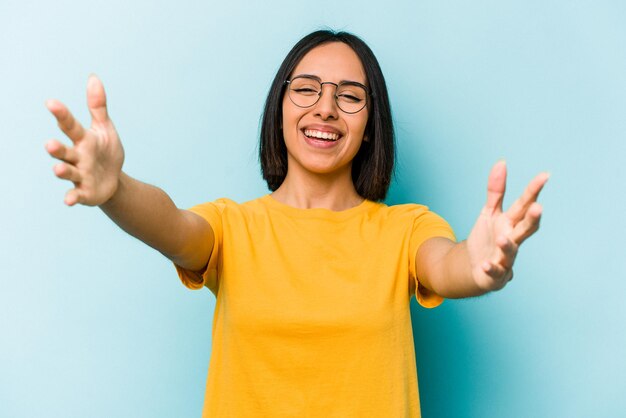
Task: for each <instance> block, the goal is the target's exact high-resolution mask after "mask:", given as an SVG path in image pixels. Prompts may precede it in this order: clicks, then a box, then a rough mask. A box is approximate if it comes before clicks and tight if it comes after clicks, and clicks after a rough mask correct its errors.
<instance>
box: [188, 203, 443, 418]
mask: <svg viewBox="0 0 626 418" xmlns="http://www.w3.org/2000/svg"><path fill="white" fill-rule="evenodd" d="M191 210H192V211H193V212H195V213H197V214H199V215H200V216H202V217H203V218H204V219H206V220H207V221H208V222H209V224H210V225H211V227H212V229H213V231H214V234H215V245H214V248H213V252H212V254H211V257H210V260H209V263H208V265H207V268H206V270H205V271H204V272H201V273H198V272H191V271H188V270H185V269H183V268H181V267H179V266H176V268H177V271H178V274H179V277H180V279H181V280H182V282H183V284H184V285H185V286H187V287H189V288H190V289H200V288H202V287H203V286H206V287H208V288H209V289H210V290H211V291H212V292H213V293H214V294H215V296H216V306H215V312H214V320H213V334H212V335H213V339H212V352H211V360H210V363H209V373H208V379H207V387H206V396H205V404H204V408H203V415H202V416H203V417H211V418H222V417H277V418H278V417H300V418H305V417H337V418H350V417H355V418H356V417H359V418H361V417H412V418H417V417H420V408H419V396H418V385H417V371H416V365H415V352H414V343H413V333H412V327H411V316H410V309H409V306H410V299H411V297H412V295H413V294H415V295H416V297H417V301H418V302H419V303H420V304H421V305H423V306H425V307H435V306H437V305H439V304H440V303H441V302H442V300H443V299H442V298H441V297H440V296H438V295H436V294H434V293H432V292H429V291H427V289H425V288H423V287H422V286H421V285H420V284H419V280H418V278H417V277H416V273H415V271H416V269H415V255H416V253H417V250H418V248H419V246H420V245H421V244H422V243H423V242H425V241H426V240H428V239H429V238H433V237H446V238H449V239H451V240H454V239H455V238H454V234H453V232H452V230H451V228H450V226H449V225H448V224H447V223H446V222H445V221H444V220H443V219H442V218H441V217H439V216H438V215H436V214H434V213H433V212H430V211H429V210H428V208H426V207H425V206H421V205H415V204H408V205H396V206H387V205H384V204H382V203H375V202H371V201H367V200H366V201H364V202H363V203H361V204H360V205H359V206H356V207H354V208H351V209H348V210H345V211H340V212H334V211H330V210H327V209H297V208H293V207H290V206H287V205H284V204H282V203H280V202H278V201H277V200H275V199H274V198H273V197H271V196H270V195H267V196H264V197H262V198H259V199H256V200H253V201H250V202H247V203H243V204H237V203H235V202H234V201H232V200H229V199H219V200H217V201H215V202H209V203H205V204H201V205H198V206H195V207H193V208H191Z"/></svg>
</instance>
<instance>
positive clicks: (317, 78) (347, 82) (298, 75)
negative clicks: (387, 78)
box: [291, 74, 367, 86]
mask: <svg viewBox="0 0 626 418" xmlns="http://www.w3.org/2000/svg"><path fill="white" fill-rule="evenodd" d="M296 77H307V78H312V79H314V80H317V81H319V82H320V83H321V82H322V79H321V78H320V77H319V76H316V75H313V74H296V75H294V76H293V77H291V78H296ZM341 83H344V84H350V83H355V84H359V85H362V86H367V84H365V83H361V82H360V81H355V80H340V81H339V83H337V84H341Z"/></svg>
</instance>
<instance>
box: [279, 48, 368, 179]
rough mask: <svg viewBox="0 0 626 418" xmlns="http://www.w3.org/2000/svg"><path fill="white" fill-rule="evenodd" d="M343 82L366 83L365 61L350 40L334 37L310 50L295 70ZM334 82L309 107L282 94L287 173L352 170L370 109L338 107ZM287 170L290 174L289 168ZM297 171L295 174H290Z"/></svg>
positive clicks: (323, 80)
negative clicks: (334, 40) (342, 41)
mask: <svg viewBox="0 0 626 418" xmlns="http://www.w3.org/2000/svg"><path fill="white" fill-rule="evenodd" d="M305 74H306V75H309V76H314V77H316V78H319V80H320V81H321V82H323V83H324V82H332V83H335V84H339V83H340V82H343V81H356V82H358V83H361V84H363V85H367V80H366V78H365V71H364V70H363V65H362V64H361V60H360V59H359V57H358V56H357V55H356V53H355V52H354V51H353V50H352V48H350V47H349V46H348V45H346V44H344V43H341V42H332V43H328V44H324V45H320V46H318V47H316V48H314V49H312V50H311V51H309V52H308V53H307V54H306V55H305V56H304V57H303V58H302V60H301V61H300V63H298V65H297V66H296V68H295V69H294V71H293V73H292V76H291V79H293V78H295V77H297V76H299V75H305ZM335 89H336V87H335V86H334V85H332V84H323V85H322V96H321V97H320V99H319V101H318V102H317V103H316V104H315V105H313V106H311V107H307V108H302V107H298V106H296V105H295V104H294V103H293V102H292V101H291V100H290V98H289V93H288V89H287V91H286V92H285V95H284V97H283V135H284V138H285V144H286V146H287V161H288V172H292V171H294V170H298V171H302V170H304V171H305V172H309V173H315V174H345V173H347V174H348V175H350V173H351V166H352V160H353V159H354V156H355V155H356V154H357V152H358V151H359V148H360V147H361V143H362V142H363V135H364V133H365V126H366V125H367V118H368V108H367V106H366V107H365V108H363V109H362V110H361V111H359V112H357V113H353V114H349V113H345V112H343V111H342V110H341V109H339V108H338V107H337V103H336V102H335ZM288 174H289V173H288ZM292 174H293V173H292Z"/></svg>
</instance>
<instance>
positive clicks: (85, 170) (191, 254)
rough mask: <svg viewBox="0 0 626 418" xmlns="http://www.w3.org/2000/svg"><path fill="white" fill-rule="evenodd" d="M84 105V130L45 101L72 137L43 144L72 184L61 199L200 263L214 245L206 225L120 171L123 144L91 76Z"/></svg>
mask: <svg viewBox="0 0 626 418" xmlns="http://www.w3.org/2000/svg"><path fill="white" fill-rule="evenodd" d="M87 105H88V107H89V112H90V113H91V117H92V124H91V128H89V129H85V128H83V126H82V125H81V124H80V122H78V121H77V120H76V119H75V118H74V116H72V114H71V113H70V111H69V110H68V109H67V107H66V106H65V105H63V104H62V103H61V102H59V101H57V100H48V101H47V102H46V106H47V107H48V109H49V110H50V112H51V113H52V114H53V115H54V117H55V118H56V119H57V122H58V124H59V128H60V129H61V130H62V131H63V132H64V133H65V135H67V137H68V138H70V140H71V141H72V146H66V145H64V144H62V143H61V142H59V141H56V140H51V141H49V142H48V143H47V144H46V150H47V151H48V153H49V154H50V155H51V156H52V157H54V158H56V159H58V160H60V161H61V162H60V163H59V164H57V165H55V166H54V173H55V174H56V176H57V177H59V178H61V179H65V180H69V181H71V182H72V183H74V188H72V189H71V190H69V191H68V192H67V194H66V196H65V203H66V204H67V205H69V206H73V205H75V204H77V203H80V204H83V205H87V206H99V207H100V208H101V209H102V210H103V211H104V213H106V214H107V216H109V217H110V218H111V219H112V220H113V221H114V222H115V223H116V224H117V225H118V226H119V227H120V228H122V229H123V230H124V231H126V232H128V233H129V234H131V235H133V236H134V237H136V238H138V239H140V240H141V241H143V242H145V243H146V244H148V245H149V246H151V247H153V248H155V249H156V250H158V251H160V252H161V253H162V254H163V255H165V256H166V257H167V258H169V259H170V260H172V261H173V262H175V263H176V264H178V265H180V266H181V267H184V268H186V269H189V270H192V271H198V270H201V269H202V268H204V266H206V264H207V262H208V260H209V256H210V254H211V251H212V249H213V243H214V235H213V230H212V229H211V226H210V225H209V224H208V222H206V221H205V220H204V219H203V218H202V217H200V216H199V215H196V214H195V213H192V212H190V211H187V210H181V209H178V208H177V207H176V205H175V204H174V202H172V200H171V199H170V198H169V196H168V195H167V194H166V193H165V192H164V191H163V190H161V189H159V188H157V187H154V186H150V185H148V184H145V183H142V182H140V181H138V180H135V179H133V178H132V177H130V176H128V175H126V174H125V173H124V172H123V171H122V164H123V162H124V149H123V147H122V144H121V141H120V139H119V136H118V134H117V131H116V130H115V126H114V125H113V122H112V121H111V119H109V116H108V113H107V108H106V95H105V92H104V87H103V85H102V83H101V82H100V80H99V79H98V78H97V77H96V76H93V75H92V76H90V77H89V81H88V83H87Z"/></svg>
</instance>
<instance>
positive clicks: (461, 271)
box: [436, 241, 491, 299]
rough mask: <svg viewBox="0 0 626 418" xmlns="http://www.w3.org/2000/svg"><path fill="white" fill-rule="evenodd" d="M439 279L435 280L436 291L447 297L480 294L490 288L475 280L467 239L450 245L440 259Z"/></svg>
mask: <svg viewBox="0 0 626 418" xmlns="http://www.w3.org/2000/svg"><path fill="white" fill-rule="evenodd" d="M441 263H442V265H441V268H442V273H441V280H439V281H438V282H437V287H438V290H436V292H437V293H438V294H440V295H441V296H443V297H445V298H449V299H459V298H467V297H472V296H480V295H483V294H485V293H488V292H489V291H490V290H491V289H485V288H483V287H481V286H479V284H478V283H477V282H476V280H475V278H474V275H473V271H474V267H473V266H472V264H471V261H470V257H469V252H468V250H467V241H461V242H458V243H456V244H454V246H452V247H451V248H450V249H449V251H448V252H447V253H446V255H445V256H444V257H443V259H442V261H441Z"/></svg>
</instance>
